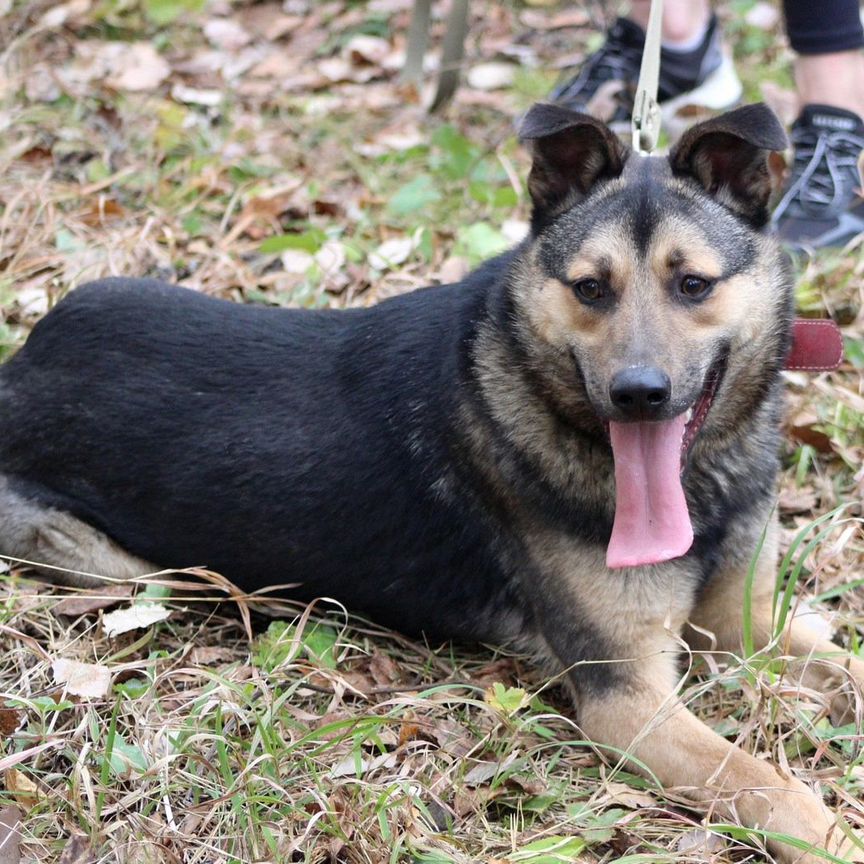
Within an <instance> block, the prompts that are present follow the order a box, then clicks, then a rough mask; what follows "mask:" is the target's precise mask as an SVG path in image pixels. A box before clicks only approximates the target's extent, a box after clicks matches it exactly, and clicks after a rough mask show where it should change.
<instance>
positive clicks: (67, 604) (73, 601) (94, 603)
mask: <svg viewBox="0 0 864 864" xmlns="http://www.w3.org/2000/svg"><path fill="white" fill-rule="evenodd" d="M131 595H132V586H131V585H106V586H105V587H104V588H94V589H92V590H88V591H82V592H80V593H79V594H75V595H74V596H72V597H64V598H63V599H62V600H61V601H60V602H59V603H56V604H55V605H54V607H53V609H52V611H53V612H54V614H55V615H67V616H69V617H77V616H79V615H87V614H88V613H89V612H98V611H99V610H100V609H106V608H107V607H109V606H116V605H117V604H118V603H121V602H122V601H123V600H124V599H126V598H127V597H130V596H131Z"/></svg>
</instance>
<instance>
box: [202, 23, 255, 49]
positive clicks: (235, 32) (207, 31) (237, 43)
mask: <svg viewBox="0 0 864 864" xmlns="http://www.w3.org/2000/svg"><path fill="white" fill-rule="evenodd" d="M204 35H205V36H206V37H207V41H208V42H209V43H210V44H211V45H213V46H215V47H216V48H221V49H222V50H223V51H239V50H240V49H241V48H242V47H243V46H244V45H248V44H249V43H250V42H251V41H252V36H251V34H250V33H249V31H248V30H246V29H245V28H244V27H243V26H242V25H240V24H238V23H237V22H236V21H232V20H231V19H230V18H211V19H210V20H209V21H208V22H207V23H206V24H205V25H204Z"/></svg>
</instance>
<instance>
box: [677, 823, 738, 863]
mask: <svg viewBox="0 0 864 864" xmlns="http://www.w3.org/2000/svg"><path fill="white" fill-rule="evenodd" d="M676 848H677V849H678V851H679V852H683V853H685V854H687V855H694V854H696V855H699V857H700V858H701V857H703V856H705V857H707V856H710V857H711V858H712V859H713V858H714V856H715V855H716V854H717V853H718V852H722V851H723V849H725V848H726V841H725V840H724V839H723V838H722V837H721V836H720V835H719V834H715V833H714V832H713V831H706V830H705V829H704V828H694V829H693V830H692V831H685V832H684V833H683V834H682V835H681V836H680V837H679V838H678V843H677V846H676Z"/></svg>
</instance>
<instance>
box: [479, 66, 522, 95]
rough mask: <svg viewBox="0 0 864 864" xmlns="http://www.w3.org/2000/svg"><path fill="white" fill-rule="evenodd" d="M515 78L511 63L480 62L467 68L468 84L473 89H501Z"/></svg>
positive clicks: (514, 70) (514, 68)
mask: <svg viewBox="0 0 864 864" xmlns="http://www.w3.org/2000/svg"><path fill="white" fill-rule="evenodd" d="M515 78H516V67H515V66H514V65H513V64H512V63H480V64H479V65H477V66H472V67H471V69H469V70H468V86H469V87H473V88H474V89H475V90H503V89H504V88H505V87H510V86H512V84H513V81H514V79H515Z"/></svg>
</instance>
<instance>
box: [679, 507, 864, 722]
mask: <svg viewBox="0 0 864 864" xmlns="http://www.w3.org/2000/svg"><path fill="white" fill-rule="evenodd" d="M776 529H777V525H776V519H775V520H773V522H772V524H771V525H770V526H769V530H768V533H767V535H766V540H765V543H764V545H763V548H762V553H761V555H760V557H759V560H758V562H757V566H756V570H755V574H754V578H753V581H752V586H751V589H750V595H751V598H750V625H751V626H750V630H751V634H752V643H753V648H754V649H755V650H756V651H761V650H763V649H765V648H766V647H768V646H769V645H771V644H772V642H774V641H775V628H774V586H775V580H776V578H777V569H776V566H775V562H776V560H777V543H776V533H777V530H776ZM749 569H750V568H749V565H748V564H746V563H743V562H742V563H740V564H739V565H737V566H732V567H727V568H725V569H721V571H720V572H718V573H717V574H715V576H714V577H713V579H712V580H711V582H710V583H709V584H708V585H707V586H706V588H705V589H704V591H703V593H702V596H701V597H700V599H699V601H698V603H697V605H696V608H695V609H694V611H693V613H692V614H691V616H690V620H691V621H692V623H693V624H695V625H696V628H698V629H692V628H691V629H690V630H689V631H688V633H687V639H688V641H689V642H690V644H691V645H692V646H693V647H694V648H698V649H701V650H715V651H723V652H731V653H733V654H735V655H739V656H740V655H741V654H742V653H743V651H744V609H745V594H746V592H747V582H748V578H749ZM789 619H790V620H787V622H786V625H785V628H784V630H783V632H782V633H780V634H779V636H778V637H777V639H776V645H777V649H778V650H779V651H780V652H782V653H783V654H784V655H786V656H790V657H794V658H797V660H796V661H795V666H797V667H798V672H799V673H800V681H801V683H802V685H803V686H804V687H807V688H808V689H812V690H817V691H819V692H822V693H825V694H828V695H829V696H830V697H831V706H830V707H831V716H832V719H833V721H834V722H835V723H838V724H839V723H845V722H851V721H852V720H854V719H855V717H856V715H857V716H858V717H860V716H861V715H862V711H864V702H862V694H864V661H862V660H861V659H859V658H858V657H854V656H851V655H850V654H849V653H848V652H846V651H844V650H843V649H842V648H840V647H838V646H837V645H835V644H834V643H833V642H830V641H828V640H827V639H825V638H824V637H822V636H820V635H819V634H817V633H815V632H814V631H813V630H811V629H810V627H808V626H807V624H806V623H805V622H804V621H803V620H802V619H801V618H795V617H792V616H791V615H790V616H789ZM856 706H861V707H860V708H858V710H857V711H856Z"/></svg>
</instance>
